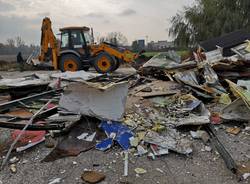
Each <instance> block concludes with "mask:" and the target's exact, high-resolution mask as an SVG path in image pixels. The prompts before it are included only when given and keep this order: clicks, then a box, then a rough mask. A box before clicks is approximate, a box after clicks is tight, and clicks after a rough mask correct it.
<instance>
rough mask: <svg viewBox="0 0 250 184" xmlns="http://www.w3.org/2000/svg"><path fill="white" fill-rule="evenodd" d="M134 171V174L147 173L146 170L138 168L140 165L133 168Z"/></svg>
mask: <svg viewBox="0 0 250 184" xmlns="http://www.w3.org/2000/svg"><path fill="white" fill-rule="evenodd" d="M135 172H136V174H145V173H147V171H146V170H145V169H143V168H140V167H137V168H135Z"/></svg>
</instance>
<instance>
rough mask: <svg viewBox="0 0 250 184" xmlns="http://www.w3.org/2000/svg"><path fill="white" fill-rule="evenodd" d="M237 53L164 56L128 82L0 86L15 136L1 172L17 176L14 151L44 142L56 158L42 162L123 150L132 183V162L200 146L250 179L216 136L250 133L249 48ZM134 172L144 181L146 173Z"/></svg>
mask: <svg viewBox="0 0 250 184" xmlns="http://www.w3.org/2000/svg"><path fill="white" fill-rule="evenodd" d="M231 51H232V52H233V53H234V54H233V55H232V56H227V57H224V56H223V54H222V53H221V51H220V52H219V50H218V49H217V50H213V51H209V52H200V51H198V52H197V53H194V57H193V58H192V59H191V58H190V59H187V60H185V61H181V59H180V57H179V56H178V55H177V54H176V53H175V52H173V51H171V52H167V53H160V54H158V55H156V56H154V57H153V58H151V59H150V60H149V61H148V62H147V63H145V64H144V65H143V66H142V67H141V68H140V69H139V70H138V72H136V73H133V74H129V75H124V74H115V73H114V74H103V75H100V74H95V73H90V72H84V71H78V72H65V73H55V74H52V75H31V76H26V77H22V78H17V79H6V78H3V79H0V113H1V114H0V127H2V128H7V129H4V130H6V131H7V130H9V129H10V135H9V136H10V137H9V138H7V139H5V140H6V141H5V142H3V140H1V145H0V148H1V152H2V153H6V151H8V153H7V155H6V157H5V161H3V163H2V168H3V167H4V166H5V164H6V162H7V161H8V162H10V163H11V165H10V169H11V171H12V172H13V173H16V172H17V169H16V167H15V163H16V161H15V159H14V158H12V159H9V158H10V154H11V152H13V151H16V152H22V151H24V150H26V149H29V148H31V147H33V146H35V145H37V144H39V143H41V142H44V141H45V146H47V147H49V148H52V151H51V152H50V153H49V154H48V155H47V156H46V157H45V158H43V159H42V160H41V161H42V162H52V161H55V160H57V159H60V158H63V157H68V156H77V155H79V154H80V153H81V152H86V151H89V150H91V149H97V150H100V151H103V152H104V151H108V150H109V149H112V148H113V147H115V146H118V147H119V148H118V150H119V151H120V152H122V153H124V156H125V159H124V173H122V174H123V176H128V175H129V172H131V170H129V169H128V168H129V161H128V160H129V157H144V156H145V157H147V158H148V159H149V160H151V159H153V160H154V159H158V158H159V157H164V156H167V155H168V154H174V153H178V154H181V155H184V156H187V157H189V156H190V155H192V154H193V150H194V147H193V142H194V141H196V140H197V139H198V140H199V139H201V140H202V141H203V144H204V149H203V151H207V152H211V151H213V150H215V149H216V150H217V152H218V153H219V154H220V155H221V157H222V158H223V160H224V161H225V164H226V166H227V167H228V168H229V169H230V170H231V171H232V172H234V173H237V174H238V175H239V176H240V178H243V179H246V178H247V177H248V176H249V173H247V172H241V171H240V169H239V166H238V165H237V164H238V163H236V162H235V161H234V159H233V158H232V156H231V155H230V153H229V152H228V151H227V148H226V147H225V146H223V144H222V143H221V141H220V139H219V137H218V136H217V126H220V125H221V124H222V123H224V124H226V123H228V122H237V124H236V126H233V127H227V128H226V129H225V132H226V133H228V134H232V135H235V136H237V135H238V134H240V132H241V131H244V132H246V133H247V131H248V132H249V130H247V128H248V129H249V120H250V116H249V114H250V91H249V88H250V86H249V83H250V82H249V78H248V77H249V74H250V70H249V66H250V58H249V57H250V42H246V43H242V44H240V45H238V46H236V47H235V45H234V46H233V47H232V48H231ZM213 106H215V107H213ZM242 125H244V126H245V129H243V128H242ZM12 129H14V130H12ZM7 136H8V135H7ZM248 136H249V133H248ZM58 137H60V139H59V141H57V143H56V142H55V140H56V139H58ZM159 170H160V169H159ZM134 172H135V173H136V175H137V176H138V177H139V175H143V174H146V173H147V170H145V169H144V168H139V167H138V168H135V169H134ZM81 178H82V180H84V181H86V182H89V183H97V182H99V181H102V180H104V179H105V175H104V174H103V173H100V172H97V171H84V173H83V174H82V176H81ZM57 180H58V181H57ZM60 180H61V179H60V178H59V179H58V178H57V179H55V180H53V181H50V182H51V183H56V182H60Z"/></svg>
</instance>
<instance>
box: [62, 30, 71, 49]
mask: <svg viewBox="0 0 250 184" xmlns="http://www.w3.org/2000/svg"><path fill="white" fill-rule="evenodd" d="M64 47H69V33H68V32H63V33H62V35H61V48H64Z"/></svg>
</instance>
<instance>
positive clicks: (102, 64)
mask: <svg viewBox="0 0 250 184" xmlns="http://www.w3.org/2000/svg"><path fill="white" fill-rule="evenodd" d="M93 66H94V68H95V70H96V71H97V72H98V73H110V72H112V71H113V69H114V67H115V61H114V59H113V58H112V57H111V56H110V55H109V54H108V53H106V52H102V53H100V54H98V55H97V56H96V57H95V59H94V62H93Z"/></svg>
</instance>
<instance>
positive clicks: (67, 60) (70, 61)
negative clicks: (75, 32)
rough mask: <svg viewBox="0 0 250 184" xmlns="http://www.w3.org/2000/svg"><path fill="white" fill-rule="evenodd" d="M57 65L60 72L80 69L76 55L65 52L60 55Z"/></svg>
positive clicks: (80, 65) (79, 62)
mask: <svg viewBox="0 0 250 184" xmlns="http://www.w3.org/2000/svg"><path fill="white" fill-rule="evenodd" d="M59 67H60V70H61V71H62V72H66V71H71V72H75V71H78V70H81V69H82V64H81V61H80V59H79V58H78V57H77V56H75V55H73V54H66V55H63V56H62V57H61V59H60V64H59Z"/></svg>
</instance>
